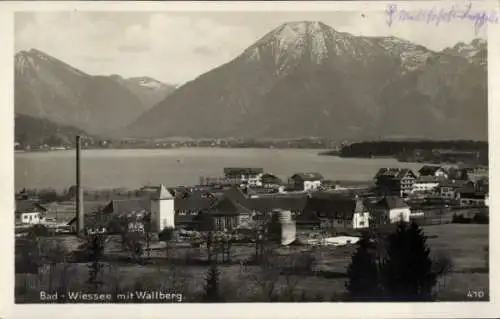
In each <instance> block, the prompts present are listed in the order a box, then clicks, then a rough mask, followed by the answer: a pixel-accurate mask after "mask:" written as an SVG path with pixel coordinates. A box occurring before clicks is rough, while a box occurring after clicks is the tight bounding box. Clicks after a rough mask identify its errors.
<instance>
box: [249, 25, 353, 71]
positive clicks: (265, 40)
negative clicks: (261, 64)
mask: <svg viewBox="0 0 500 319" xmlns="http://www.w3.org/2000/svg"><path fill="white" fill-rule="evenodd" d="M348 36H349V35H348V34H342V33H339V32H337V31H335V30H334V29H333V28H331V27H329V26H327V25H326V24H324V23H322V22H320V21H290V22H285V23H283V24H281V25H279V26H278V27H277V28H275V29H274V30H272V31H271V32H269V33H267V34H266V35H264V36H263V37H262V38H261V39H260V40H258V41H257V42H256V43H255V44H254V45H252V46H251V47H249V48H248V49H247V50H246V51H245V52H244V53H243V55H246V56H247V57H248V58H249V59H250V60H257V61H258V60H261V59H268V60H269V59H271V61H274V64H275V66H277V67H278V69H279V70H280V71H279V72H282V71H283V70H284V69H287V68H288V67H290V66H291V65H295V64H296V62H298V61H299V60H300V59H302V58H308V59H309V60H310V61H311V62H314V63H316V64H319V63H321V61H323V60H325V59H326V58H327V57H328V56H329V50H330V49H331V47H329V46H330V44H331V43H332V42H335V41H341V42H342V41H343V39H344V38H345V37H348Z"/></svg>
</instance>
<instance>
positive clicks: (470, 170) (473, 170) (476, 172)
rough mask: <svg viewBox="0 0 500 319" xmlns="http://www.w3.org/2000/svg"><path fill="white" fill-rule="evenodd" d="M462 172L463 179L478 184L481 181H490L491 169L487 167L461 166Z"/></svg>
mask: <svg viewBox="0 0 500 319" xmlns="http://www.w3.org/2000/svg"><path fill="white" fill-rule="evenodd" d="M459 170H460V172H461V179H463V180H467V181H471V182H474V183H475V182H477V181H480V180H486V181H487V180H489V169H488V167H487V166H468V165H461V166H459Z"/></svg>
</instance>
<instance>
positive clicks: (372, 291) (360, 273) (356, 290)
mask: <svg viewBox="0 0 500 319" xmlns="http://www.w3.org/2000/svg"><path fill="white" fill-rule="evenodd" d="M372 246H373V245H372V244H371V242H370V237H369V234H368V233H364V234H363V236H362V237H361V239H360V241H359V242H358V248H357V250H356V252H355V253H354V255H353V256H352V259H351V263H350V264H349V266H348V268H347V276H348V277H349V279H348V282H346V288H347V290H348V294H349V299H352V300H358V301H361V300H370V299H374V298H376V297H378V296H379V294H380V290H379V285H378V282H379V281H378V279H379V276H378V266H377V262H376V256H375V254H374V253H373V251H372V250H373V248H374V247H372Z"/></svg>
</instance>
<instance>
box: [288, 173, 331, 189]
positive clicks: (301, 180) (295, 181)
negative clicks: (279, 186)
mask: <svg viewBox="0 0 500 319" xmlns="http://www.w3.org/2000/svg"><path fill="white" fill-rule="evenodd" d="M323 179H324V178H323V176H322V175H321V174H320V173H316V172H310V173H296V174H294V175H293V176H292V177H290V179H289V184H290V185H291V186H292V187H293V188H294V189H298V190H304V191H312V190H318V189H319V188H320V187H321V182H322V181H323Z"/></svg>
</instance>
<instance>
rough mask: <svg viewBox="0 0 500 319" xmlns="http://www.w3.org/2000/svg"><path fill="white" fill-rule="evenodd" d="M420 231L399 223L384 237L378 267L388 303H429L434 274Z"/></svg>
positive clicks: (435, 275)
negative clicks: (381, 261)
mask: <svg viewBox="0 0 500 319" xmlns="http://www.w3.org/2000/svg"><path fill="white" fill-rule="evenodd" d="M426 239H427V238H426V237H425V235H424V234H423V233H422V229H421V228H420V227H419V226H418V225H417V224H415V223H412V224H411V225H408V224H407V223H405V222H403V221H401V222H399V223H398V225H397V229H396V231H395V232H394V233H392V234H390V235H389V237H388V243H387V249H386V257H385V260H384V261H383V263H382V265H381V275H382V284H383V288H384V292H385V293H386V294H387V297H389V298H391V300H404V301H428V300H432V299H433V296H432V288H433V287H434V285H435V284H436V280H437V274H436V273H435V272H434V271H433V269H432V267H433V262H432V260H431V258H430V256H429V255H430V249H429V248H428V246H427V243H426Z"/></svg>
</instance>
